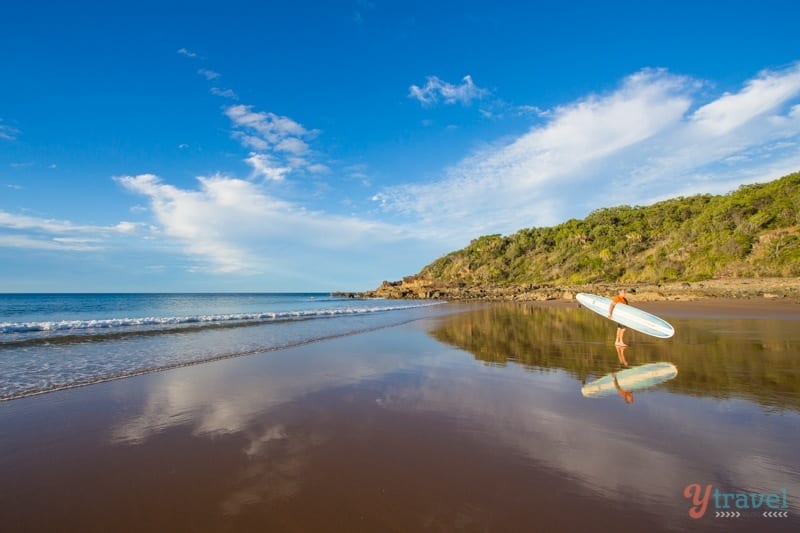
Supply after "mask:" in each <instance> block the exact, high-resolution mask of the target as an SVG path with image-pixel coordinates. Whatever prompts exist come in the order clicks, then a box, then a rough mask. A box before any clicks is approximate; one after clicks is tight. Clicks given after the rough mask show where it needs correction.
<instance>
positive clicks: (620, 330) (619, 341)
mask: <svg viewBox="0 0 800 533" xmlns="http://www.w3.org/2000/svg"><path fill="white" fill-rule="evenodd" d="M625 295H626V292H625V289H620V290H619V294H617V295H616V296H614V297H613V298H611V305H610V306H609V307H608V318H611V315H612V313H614V307H616V306H617V304H625V305H627V304H628V299H627V298H625ZM626 329H627V328H626V327H625V326H623V325H622V324H620V323H617V338H616V339H614V346H627V344H625V341H624V340H623V337H624V336H625V330H626Z"/></svg>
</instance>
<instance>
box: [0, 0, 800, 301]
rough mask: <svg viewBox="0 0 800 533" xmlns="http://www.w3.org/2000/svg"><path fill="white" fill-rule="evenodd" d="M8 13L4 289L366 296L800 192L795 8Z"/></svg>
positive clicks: (185, 6) (263, 7)
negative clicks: (697, 211)
mask: <svg viewBox="0 0 800 533" xmlns="http://www.w3.org/2000/svg"><path fill="white" fill-rule="evenodd" d="M18 4H19V5H14V6H8V5H3V6H2V7H0V49H2V54H0V72H2V83H0V291H45V292H49V291H64V292H70V291H99V292H108V291H303V290H321V291H327V290H339V289H341V290H362V289H368V288H373V287H375V286H377V285H378V284H379V283H380V282H381V281H382V280H384V279H399V278H400V277H402V276H405V275H408V274H413V273H415V272H417V271H419V269H420V268H421V267H423V266H424V265H425V264H427V263H429V262H430V261H432V260H434V259H435V258H437V257H439V256H441V255H443V254H445V253H447V252H449V251H452V250H454V249H457V248H460V247H463V246H465V245H466V244H468V243H469V241H470V240H471V239H473V238H475V237H477V236H480V235H484V234H489V233H503V234H508V233H513V232H514V231H516V230H518V229H521V228H524V227H532V226H543V225H553V224H557V223H559V222H563V221H565V220H567V219H569V218H573V217H578V218H580V217H583V216H585V215H586V214H588V213H589V212H590V211H592V210H594V209H597V208H600V207H608V206H613V205H620V204H628V205H645V204H648V203H652V202H654V201H658V200H661V199H664V198H668V197H673V196H677V195H688V194H695V193H700V192H708V193H724V192H728V191H730V190H733V189H735V188H736V187H738V186H739V185H741V184H744V183H753V182H759V181H768V180H771V179H775V178H778V177H780V176H783V175H785V174H787V173H790V172H794V171H797V170H800V143H799V141H800V34H799V33H798V32H797V30H796V21H797V20H798V19H800V13H799V11H800V7H798V6H797V5H796V3H794V2H786V1H780V2H777V1H765V2H758V3H756V2H736V1H733V2H727V3H724V4H720V3H718V2H683V1H669V2H603V3H601V2H533V1H532V2H519V3H517V2H470V1H459V2H398V1H380V0H372V1H366V0H356V1H341V2H339V1H329V2H310V1H297V0H295V1H291V2H288V1H287V2H262V3H260V4H259V5H248V4H247V3H242V2H237V1H230V2H226V3H224V4H218V3H205V2H169V1H165V2H157V3H156V2H147V1H145V2H136V3H133V4H128V3H124V2H122V3H113V5H110V4H111V3H105V4H104V5H95V4H94V3H92V2H74V3H69V6H66V7H65V6H64V5H60V4H55V3H47V2H36V1H33V2H26V3H24V4H23V3H18Z"/></svg>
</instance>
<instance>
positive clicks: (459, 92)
mask: <svg viewBox="0 0 800 533" xmlns="http://www.w3.org/2000/svg"><path fill="white" fill-rule="evenodd" d="M488 95H489V91H488V90H487V89H482V88H480V87H478V86H477V85H475V83H474V82H473V81H472V76H469V75H467V76H464V78H463V79H462V80H461V84H460V85H453V84H452V83H447V82H446V81H442V80H441V79H439V78H438V77H437V76H429V77H428V78H427V82H426V83H425V85H424V86H423V87H419V86H417V85H412V86H411V87H409V89H408V96H409V98H413V99H415V100H417V101H418V102H419V103H421V104H423V105H432V104H435V103H438V102H439V101H442V102H444V103H445V104H457V103H460V104H462V105H469V104H470V103H471V102H472V101H473V100H480V99H481V98H484V97H486V96H488Z"/></svg>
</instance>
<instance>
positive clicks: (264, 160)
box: [245, 153, 292, 181]
mask: <svg viewBox="0 0 800 533" xmlns="http://www.w3.org/2000/svg"><path fill="white" fill-rule="evenodd" d="M245 161H246V162H247V164H248V165H250V166H251V167H253V173H254V175H255V176H260V177H262V178H264V179H266V180H273V181H281V180H283V178H284V176H285V175H286V174H288V173H289V172H291V171H292V169H291V168H290V167H280V166H277V165H276V164H275V161H273V159H272V158H271V157H270V156H268V155H266V154H257V153H251V154H250V157H248V158H247V159H245Z"/></svg>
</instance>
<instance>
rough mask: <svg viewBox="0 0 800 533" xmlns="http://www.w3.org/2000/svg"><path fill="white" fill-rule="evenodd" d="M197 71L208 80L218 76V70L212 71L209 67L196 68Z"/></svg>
mask: <svg viewBox="0 0 800 533" xmlns="http://www.w3.org/2000/svg"><path fill="white" fill-rule="evenodd" d="M197 73H198V74H200V75H201V76H203V77H204V78H205V79H207V80H209V81H211V80H215V79H217V78H219V77H220V73H219V72H214V71H213V70H210V69H207V68H201V69H198V70H197Z"/></svg>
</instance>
